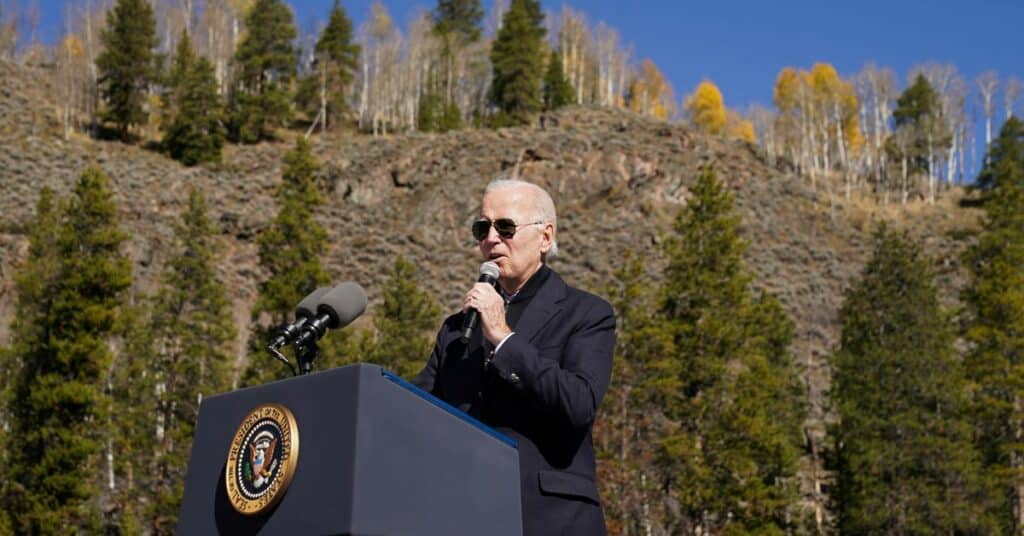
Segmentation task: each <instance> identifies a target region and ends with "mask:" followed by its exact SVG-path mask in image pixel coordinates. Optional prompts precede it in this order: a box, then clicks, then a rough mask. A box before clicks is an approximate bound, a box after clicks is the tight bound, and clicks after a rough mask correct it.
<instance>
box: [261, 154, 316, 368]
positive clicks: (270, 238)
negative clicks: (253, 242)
mask: <svg viewBox="0 0 1024 536" xmlns="http://www.w3.org/2000/svg"><path fill="white" fill-rule="evenodd" d="M284 165H285V167H284V171H283V173H282V181H281V185H280V186H278V189H277V192H276V194H275V198H276V199H277V202H278V212H277V216H276V217H275V218H274V221H273V222H272V223H271V224H270V227H269V228H267V229H266V230H264V231H263V232H262V233H261V234H260V236H259V238H258V239H257V243H258V245H259V256H260V266H261V267H262V268H263V270H265V272H266V273H267V274H268V277H267V279H266V280H265V281H263V283H261V284H260V286H259V297H258V298H257V299H256V304H255V306H254V307H253V311H252V319H253V324H254V325H253V328H252V332H251V334H250V335H249V348H250V350H249V368H248V370H247V371H246V373H245V378H244V383H245V384H246V385H256V384H260V383H265V382H267V381H271V380H274V379H279V378H281V377H282V372H283V369H282V368H281V367H280V366H277V365H274V363H272V362H271V361H270V358H269V356H267V353H266V350H264V345H266V344H267V342H268V340H269V337H268V336H269V334H270V333H271V331H272V330H271V329H268V328H267V327H266V326H267V323H266V322H265V321H264V320H261V317H266V318H267V319H269V325H270V326H272V327H277V326H281V325H283V324H285V323H286V322H289V321H291V320H292V313H293V311H294V310H295V306H296V305H297V304H298V303H299V302H300V301H302V298H304V297H305V296H306V295H308V294H309V293H310V292H312V291H313V290H315V289H317V288H318V287H321V286H324V285H326V284H327V282H328V281H329V280H330V278H329V277H328V274H327V270H326V269H324V265H323V263H322V262H321V260H320V256H321V255H323V250H324V244H325V243H326V239H327V231H325V230H324V228H323V226H321V225H320V224H319V223H317V222H316V220H314V219H313V212H314V211H315V210H316V208H317V207H319V206H320V205H322V204H323V203H324V200H323V196H322V195H321V194H320V191H319V190H318V189H317V184H316V172H317V170H318V169H319V164H318V163H317V161H316V158H315V157H314V156H313V153H312V150H311V148H310V145H309V142H307V141H306V140H305V139H303V138H301V137H300V138H299V139H298V141H297V142H296V145H295V149H293V150H291V151H289V152H288V153H287V154H286V155H285V157H284Z"/></svg>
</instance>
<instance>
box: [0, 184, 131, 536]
mask: <svg viewBox="0 0 1024 536" xmlns="http://www.w3.org/2000/svg"><path fill="white" fill-rule="evenodd" d="M126 238H127V235H126V234H125V233H124V232H123V231H121V230H120V228H119V226H118V218H117V208H116V206H115V205H114V202H113V192H112V191H111V189H110V184H109V180H108V179H107V177H106V175H104V173H103V172H102V171H101V170H99V169H98V168H95V167H91V168H88V169H86V170H85V172H84V173H83V174H82V176H81V177H80V178H79V180H78V183H77V184H76V185H75V188H74V192H73V194H72V196H71V198H70V199H69V200H68V202H67V203H66V204H64V206H63V207H61V208H58V205H57V204H56V203H55V202H54V199H53V197H52V195H51V194H50V193H48V192H45V191H44V193H43V194H42V195H41V196H40V201H39V204H38V205H37V215H36V220H35V222H33V225H32V229H31V231H30V240H31V242H32V243H31V246H30V247H31V251H30V258H29V262H28V263H27V264H26V266H25V267H24V268H23V269H22V270H21V272H20V273H19V277H18V286H19V291H20V292H19V296H20V298H19V304H18V308H19V311H18V314H17V315H16V318H20V319H22V320H23V321H25V322H29V321H30V322H33V324H34V326H33V327H27V326H22V327H23V328H24V329H16V333H17V334H18V335H17V337H16V342H15V345H14V353H15V355H16V356H17V359H18V371H17V373H16V376H15V379H14V389H13V395H14V397H13V398H12V400H11V407H10V412H11V417H12V419H11V434H10V438H9V441H8V443H7V445H6V447H7V448H6V450H7V451H8V452H10V459H9V460H8V465H7V467H8V468H7V469H6V470H5V472H6V474H5V480H7V482H6V483H5V484H4V486H5V488H7V489H5V490H4V491H5V493H6V497H5V502H8V503H9V504H8V505H7V507H8V508H9V510H8V511H9V512H11V514H12V515H11V517H12V521H13V523H14V529H15V531H16V532H21V533H62V532H67V531H68V530H71V531H83V532H96V531H98V530H99V527H100V526H101V525H100V524H101V522H102V521H101V519H102V518H101V514H100V511H99V509H98V507H97V503H96V502H95V501H94V500H93V498H94V497H95V496H96V495H97V493H98V491H99V489H100V483H101V475H104V474H105V473H106V471H105V470H104V468H103V464H102V461H101V460H102V457H101V454H102V453H103V452H104V450H105V448H107V440H108V439H109V438H110V436H111V433H112V430H111V428H110V426H109V424H108V420H107V417H108V414H109V412H110V410H111V399H110V394H109V392H108V390H107V387H106V386H107V385H108V382H109V380H110V376H109V374H110V370H111V363H112V360H113V359H114V356H113V353H112V351H111V346H110V342H111V340H112V339H113V338H114V337H115V336H116V334H117V332H118V325H119V321H120V316H121V310H122V306H123V303H124V298H125V291H126V290H127V289H128V287H129V286H130V285H131V283H132V271H131V263H130V261H129V259H128V258H127V257H125V256H124V255H123V254H122V253H121V251H120V249H121V244H122V243H123V242H124V241H125V239H126ZM16 327H17V326H16Z"/></svg>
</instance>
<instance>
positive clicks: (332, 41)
mask: <svg viewBox="0 0 1024 536" xmlns="http://www.w3.org/2000/svg"><path fill="white" fill-rule="evenodd" d="M360 50H361V47H360V46H359V45H357V44H354V43H352V21H350V20H349V18H348V15H347V14H346V13H345V10H344V9H342V7H341V4H340V3H339V2H338V0H334V7H333V8H331V14H330V20H329V21H328V23H327V26H326V27H325V28H324V30H323V33H321V34H320V39H319V40H317V42H316V49H315V51H316V54H315V56H314V62H315V69H314V71H313V72H312V73H310V74H309V76H307V77H306V78H304V79H303V81H302V87H301V88H300V90H299V93H300V95H299V96H298V97H297V100H298V101H299V102H300V103H301V106H302V107H303V108H304V109H305V110H306V112H307V113H309V114H310V115H311V116H314V117H316V116H319V120H320V121H321V122H322V123H321V124H322V127H323V129H324V130H327V129H330V128H334V127H336V126H338V125H339V124H340V123H341V120H342V118H343V117H344V114H345V113H346V112H347V111H348V102H347V95H348V93H349V86H350V85H351V84H352V80H353V78H354V76H355V74H354V73H355V71H356V69H358V68H359V54H360Z"/></svg>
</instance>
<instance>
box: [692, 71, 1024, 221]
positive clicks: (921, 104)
mask: <svg viewBox="0 0 1024 536" xmlns="http://www.w3.org/2000/svg"><path fill="white" fill-rule="evenodd" d="M1000 87H1001V88H1002V99H1001V102H1000V99H999V97H1000V95H999V89H1000ZM1022 89H1024V84H1022V82H1021V81H1020V80H1019V79H1017V78H1016V77H1013V76H1010V77H1007V78H1006V79H1005V80H1000V77H999V76H998V74H997V73H995V72H994V71H987V72H984V73H982V74H980V75H978V76H977V77H976V78H975V79H974V80H973V81H971V80H967V79H965V78H964V77H963V76H962V75H960V74H959V73H958V72H957V69H956V67H955V66H953V65H943V64H936V63H925V64H922V65H918V66H915V67H913V68H912V69H911V70H910V73H909V76H908V83H907V85H906V86H905V87H904V88H903V89H902V91H901V90H900V89H899V84H898V82H897V79H896V75H895V74H894V73H893V71H892V70H891V69H888V68H883V67H878V66H876V65H874V64H871V63H869V64H867V65H866V66H865V67H864V68H863V69H862V70H861V71H860V72H858V73H856V74H854V75H853V76H849V77H843V76H841V75H840V74H839V73H838V72H837V71H836V69H835V67H833V66H832V65H831V64H829V63H825V62H822V63H816V64H814V65H813V66H812V67H811V68H810V69H798V68H793V67H785V68H783V69H782V70H781V71H780V72H779V74H778V76H777V77H776V79H775V84H774V86H773V95H772V103H773V105H774V108H766V107H764V106H760V105H755V106H752V107H751V108H750V109H748V110H747V111H746V112H745V113H742V114H741V113H739V112H736V111H734V110H730V109H729V108H728V107H726V105H725V103H724V100H723V98H722V95H721V92H720V91H719V89H718V87H717V86H715V85H714V82H712V81H710V80H705V81H703V82H701V84H699V85H698V86H697V88H696V90H695V91H694V93H693V94H692V95H691V96H689V97H687V99H686V100H685V101H684V109H685V112H686V114H687V117H688V118H689V120H690V122H691V124H692V125H693V126H695V127H696V128H698V129H700V130H702V131H704V132H707V133H709V134H712V135H725V136H728V137H732V138H736V139H741V140H744V141H748V142H751V143H757V145H758V146H759V148H760V149H761V151H762V152H763V154H764V156H765V158H766V159H767V160H768V162H769V164H770V165H778V164H781V165H785V166H787V167H789V168H790V169H792V170H793V171H794V172H796V173H798V174H800V175H802V176H805V177H807V178H808V179H809V180H810V181H811V184H812V185H813V186H814V187H815V188H817V187H818V185H819V184H821V185H822V187H823V188H826V189H828V193H829V194H831V195H833V196H836V195H838V193H837V192H835V191H834V190H833V188H834V185H839V186H840V187H841V188H842V189H843V192H842V195H843V196H844V197H845V198H846V199H849V198H850V197H851V196H852V194H853V193H854V192H859V193H862V194H867V195H869V196H872V197H874V198H876V199H878V200H879V201H880V202H882V203H885V204H888V203H890V202H893V201H898V202H899V203H902V204H905V203H907V202H908V201H909V200H911V199H916V198H920V199H924V200H927V201H928V202H930V203H934V202H935V199H936V196H937V195H938V193H939V192H940V191H941V190H942V189H943V188H946V189H948V188H950V187H952V186H954V185H962V184H965V183H966V182H968V177H969V176H970V175H972V174H973V173H974V171H973V170H975V169H978V167H979V166H978V164H979V163H981V164H984V162H980V159H979V157H978V156H977V155H976V151H977V149H976V147H977V145H978V143H977V142H978V140H976V139H975V130H976V126H977V125H978V122H979V121H984V131H985V139H984V140H983V142H984V143H983V147H984V148H985V150H986V151H987V149H988V147H989V146H990V145H991V143H992V133H993V124H994V123H995V122H997V121H998V119H999V116H1002V118H1003V121H1006V120H1008V119H1009V118H1010V117H1012V116H1013V115H1014V114H1015V110H1016V108H1017V103H1018V101H1019V99H1020V96H1021V91H1022ZM979 111H980V117H979V116H978V112H979Z"/></svg>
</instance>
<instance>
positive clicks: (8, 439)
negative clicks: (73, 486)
mask: <svg viewBox="0 0 1024 536" xmlns="http://www.w3.org/2000/svg"><path fill="white" fill-rule="evenodd" d="M58 205H59V203H58V202H57V200H56V199H55V198H54V194H53V190H51V189H49V188H47V187H44V188H43V189H42V191H40V193H39V201H38V202H37V203H36V212H35V218H34V219H33V220H32V221H31V222H30V223H29V225H28V228H27V232H26V235H27V238H28V245H29V249H28V258H27V259H26V261H25V264H24V265H22V266H21V268H20V269H19V270H18V272H17V273H16V274H15V279H14V284H15V289H16V291H17V300H16V302H15V314H14V315H13V317H12V321H11V326H10V328H11V335H12V341H11V346H10V347H9V348H6V349H4V352H3V354H2V355H0V357H2V358H3V362H2V363H0V367H2V368H0V373H2V374H3V381H4V384H3V387H4V391H3V399H2V400H0V412H2V413H0V439H2V441H0V511H3V512H4V514H0V518H3V517H6V514H7V513H18V512H19V508H23V507H25V506H27V505H19V504H17V502H15V501H14V499H16V498H20V495H21V492H22V491H23V488H22V486H20V485H19V484H16V482H15V477H16V476H17V474H18V472H17V471H15V469H17V468H16V467H14V466H12V465H11V464H12V463H13V461H12V457H11V455H12V453H13V451H12V449H13V448H15V447H16V446H17V444H18V443H17V442H16V441H14V438H13V436H11V435H10V434H8V433H5V432H8V431H13V430H14V429H17V420H16V419H17V417H18V416H17V410H18V407H19V401H18V399H17V398H16V396H15V395H16V394H17V391H18V389H19V387H21V384H22V383H23V382H25V381H26V380H27V378H25V377H24V375H23V372H22V369H23V366H24V363H26V362H32V361H35V360H38V359H42V348H43V345H44V344H46V343H47V340H46V339H47V336H48V334H47V330H46V324H45V321H46V319H47V317H48V315H49V311H50V308H51V307H52V306H53V295H52V287H53V285H54V281H55V280H56V278H57V275H58V266H57V260H58V257H57V253H58V252H57V235H58V232H59V230H60V207H59V206H58ZM13 521H14V520H13V519H0V529H3V528H5V527H3V523H7V524H8V525H9V526H8V527H6V530H0V533H3V534H7V533H11V532H13V525H12V523H13Z"/></svg>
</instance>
